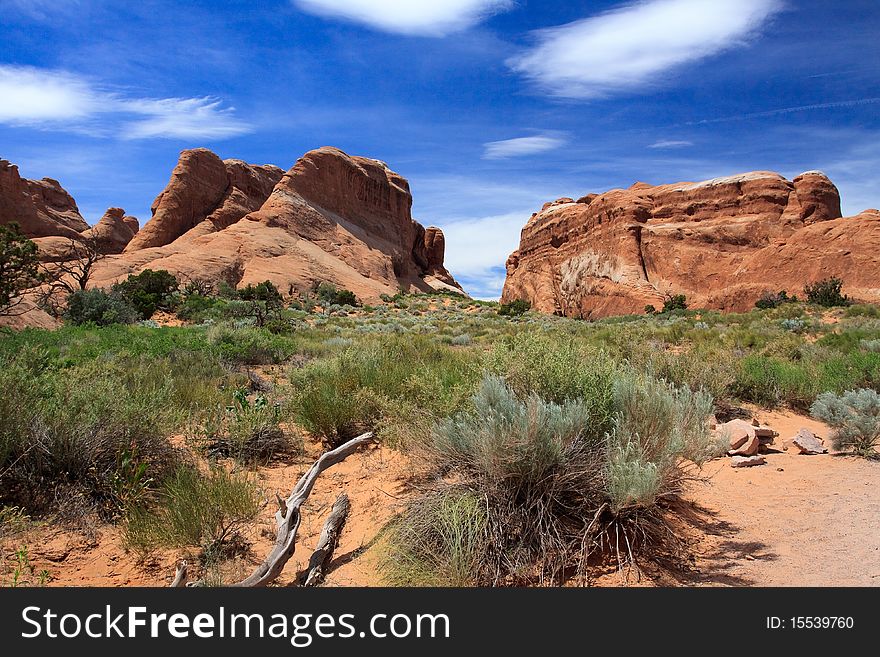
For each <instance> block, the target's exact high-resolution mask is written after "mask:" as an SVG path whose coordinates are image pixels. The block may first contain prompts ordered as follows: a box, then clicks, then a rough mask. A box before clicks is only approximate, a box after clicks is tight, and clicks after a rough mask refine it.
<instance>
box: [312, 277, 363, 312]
mask: <svg viewBox="0 0 880 657" xmlns="http://www.w3.org/2000/svg"><path fill="white" fill-rule="evenodd" d="M314 292H315V297H317V299H318V302H319V303H320V304H321V306H322V307H323V308H324V310H325V311H326V310H327V308H329V307H330V306H359V305H360V303H359V302H358V299H357V297H356V296H355V294H354V292H352V291H351V290H346V289H339V288H337V287H336V286H335V285H333V283H320V284H318V285H316V286H315V288H314Z"/></svg>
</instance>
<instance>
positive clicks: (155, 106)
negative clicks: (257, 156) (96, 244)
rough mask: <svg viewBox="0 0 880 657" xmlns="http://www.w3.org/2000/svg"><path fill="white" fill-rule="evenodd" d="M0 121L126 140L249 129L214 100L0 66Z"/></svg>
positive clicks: (223, 133) (217, 136)
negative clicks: (124, 89) (131, 90)
mask: <svg viewBox="0 0 880 657" xmlns="http://www.w3.org/2000/svg"><path fill="white" fill-rule="evenodd" d="M0 98H2V99H3V102H2V103H0V123H5V124H8V125H13V126H31V127H37V128H45V129H53V130H70V131H77V132H89V133H92V134H116V135H119V136H121V137H123V138H126V139H146V138H154V137H179V138H204V139H222V138H225V137H231V136H234V135H239V134H244V133H246V132H250V131H251V127H250V126H248V125H247V124H245V123H243V122H241V121H239V120H238V119H237V118H236V117H235V111H234V108H224V107H222V102H221V101H220V100H218V99H216V98H207V97H206V98H137V97H129V96H125V95H122V94H120V93H118V92H113V91H109V90H107V89H102V88H100V87H99V86H97V85H95V84H94V83H92V82H91V81H90V80H88V79H86V78H83V77H80V76H76V75H74V74H72V73H68V72H65V71H51V70H45V69H38V68H33V67H24V66H7V65H2V64H0Z"/></svg>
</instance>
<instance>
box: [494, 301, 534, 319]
mask: <svg viewBox="0 0 880 657" xmlns="http://www.w3.org/2000/svg"><path fill="white" fill-rule="evenodd" d="M531 309H532V302H531V301H528V300H526V299H514V300H513V301H511V302H509V303H502V304H501V305H500V306H499V308H498V314H499V315H502V316H504V317H518V316H520V315H525V314H526V313H527V312H529V310H531Z"/></svg>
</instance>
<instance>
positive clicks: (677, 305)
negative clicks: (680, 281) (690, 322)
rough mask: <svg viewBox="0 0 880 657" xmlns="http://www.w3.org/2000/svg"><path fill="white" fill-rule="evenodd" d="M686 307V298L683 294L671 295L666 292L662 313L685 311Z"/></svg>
mask: <svg viewBox="0 0 880 657" xmlns="http://www.w3.org/2000/svg"><path fill="white" fill-rule="evenodd" d="M687 307H688V305H687V297H686V296H685V295H683V294H672V293H670V292H667V293H666V296H664V297H663V311H662V312H664V313H669V312H672V311H673V310H687Z"/></svg>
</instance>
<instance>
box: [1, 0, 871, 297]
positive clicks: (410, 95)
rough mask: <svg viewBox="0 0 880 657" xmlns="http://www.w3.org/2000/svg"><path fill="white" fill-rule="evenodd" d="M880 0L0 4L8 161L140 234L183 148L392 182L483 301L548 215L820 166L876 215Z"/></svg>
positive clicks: (94, 214) (89, 211) (99, 0)
mask: <svg viewBox="0 0 880 657" xmlns="http://www.w3.org/2000/svg"><path fill="white" fill-rule="evenodd" d="M878 34H880V3H878V2H876V0H851V1H842V2H827V1H821V0H712V1H711V2H710V1H708V0H647V1H643V2H634V3H627V2H599V1H581V2H571V1H569V2H551V1H544V2H539V1H537V0H428V1H424V2H422V1H418V0H263V1H261V2H253V1H252V0H195V1H191V2H186V3H183V2H172V1H171V0H139V1H138V2H136V3H129V2H124V3H123V2H117V1H115V0H0V157H2V158H5V159H8V160H11V161H13V162H15V163H17V164H19V165H20V167H21V170H22V173H23V175H25V176H27V177H31V178H40V177H43V176H49V177H53V178H57V179H59V180H60V181H61V182H62V184H63V185H64V186H65V187H66V188H67V189H68V190H69V191H70V192H71V193H72V194H73V195H74V197H75V198H76V199H77V201H78V203H79V205H80V209H81V210H82V212H83V214H84V215H85V216H86V218H87V219H88V220H89V221H90V222H94V221H96V220H97V219H98V218H99V217H100V215H101V214H102V213H103V211H104V209H105V208H107V207H108V206H122V207H124V208H125V209H126V210H127V211H128V212H129V213H130V214H134V215H135V216H137V217H139V218H140V219H141V222H142V223H143V222H144V221H145V220H146V219H148V218H149V216H150V212H149V207H150V203H151V202H152V200H153V198H154V197H155V196H156V195H157V194H158V193H159V191H161V189H162V188H163V187H164V185H165V184H166V182H167V180H168V177H169V175H170V172H171V169H172V168H173V166H174V164H175V162H176V160H177V155H178V153H179V151H180V150H182V149H184V148H192V147H196V146H205V147H208V148H211V149H212V150H214V151H216V152H217V153H219V154H220V155H221V156H222V157H237V158H241V159H244V160H247V161H249V162H254V163H260V164H262V163H272V164H277V165H279V166H281V167H283V168H289V167H290V166H292V164H293V163H294V162H295V161H296V159H297V158H298V157H299V156H300V155H302V154H303V153H304V152H306V151H307V150H310V149H312V148H316V147H318V146H322V145H333V146H338V147H339V148H342V149H343V150H345V151H347V152H349V153H351V154H353V155H366V156H369V157H375V158H378V159H381V160H384V161H386V162H388V163H389V165H390V166H391V167H392V168H393V169H395V170H396V171H398V172H399V173H401V174H402V175H404V176H406V177H407V178H408V179H409V180H410V182H411V185H412V189H413V194H414V208H413V210H414V216H415V217H416V218H418V219H419V220H420V221H421V222H422V223H424V224H426V225H429V224H431V225H438V226H441V227H442V228H443V229H444V231H445V232H446V235H447V264H448V266H449V268H450V269H451V270H452V272H453V273H454V274H455V275H456V276H457V277H458V278H459V280H461V281H462V282H463V284H464V285H465V287H466V288H467V289H468V290H469V291H470V292H471V293H473V294H474V295H475V296H479V297H485V298H491V297H495V296H497V295H498V294H499V293H500V289H501V285H502V284H503V280H504V260H505V259H506V257H507V255H508V254H509V253H510V251H512V250H513V249H514V248H515V247H516V245H517V243H518V241H519V232H520V229H521V228H522V226H523V224H524V223H525V221H526V220H527V219H528V217H529V215H530V214H531V213H532V212H534V211H535V210H537V209H538V208H539V207H540V206H541V204H542V203H543V202H545V201H547V200H552V199H554V198H557V197H560V196H572V197H577V196H581V195H583V194H586V193H588V192H602V191H605V190H607V189H610V188H614V187H628V186H629V185H631V184H632V183H633V182H635V181H637V180H640V181H645V182H649V183H654V184H660V183H665V182H675V181H679V180H702V179H706V178H712V177H716V176H722V175H728V174H732V173H738V172H741V171H749V170H755V169H770V170H776V171H779V172H781V173H782V174H784V175H786V176H789V177H792V176H795V175H797V174H798V173H800V172H802V171H806V170H810V169H821V170H823V171H825V172H826V173H828V174H829V175H830V176H831V178H832V179H833V180H834V181H835V182H836V183H837V185H838V187H839V188H840V190H841V193H842V195H843V204H844V212H845V213H849V214H854V213H856V212H858V211H860V210H862V209H864V208H867V207H877V206H878V205H880V120H878V116H880V39H878V38H877V35H878Z"/></svg>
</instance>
